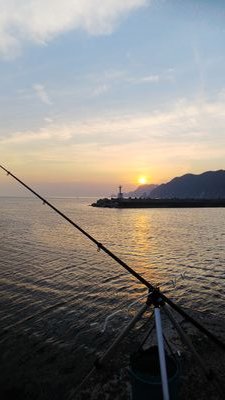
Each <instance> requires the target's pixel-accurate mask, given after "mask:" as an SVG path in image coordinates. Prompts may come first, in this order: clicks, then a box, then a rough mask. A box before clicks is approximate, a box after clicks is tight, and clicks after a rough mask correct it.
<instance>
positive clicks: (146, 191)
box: [125, 184, 158, 198]
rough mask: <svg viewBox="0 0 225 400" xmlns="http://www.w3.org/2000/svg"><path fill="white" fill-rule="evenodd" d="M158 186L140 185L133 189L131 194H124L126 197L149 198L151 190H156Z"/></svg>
mask: <svg viewBox="0 0 225 400" xmlns="http://www.w3.org/2000/svg"><path fill="white" fill-rule="evenodd" d="M157 186H158V185H154V184H151V185H147V184H146V185H141V186H138V187H137V189H135V190H134V191H133V192H129V193H126V194H125V196H126V197H143V198H145V197H149V195H150V193H151V192H152V190H154V189H156V188H157Z"/></svg>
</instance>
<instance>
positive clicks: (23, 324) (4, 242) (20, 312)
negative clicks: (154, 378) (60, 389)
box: [0, 197, 225, 352]
mask: <svg viewBox="0 0 225 400" xmlns="http://www.w3.org/2000/svg"><path fill="white" fill-rule="evenodd" d="M48 200H49V201H50V202H52V204H53V205H54V206H56V207H57V208H58V209H60V210H61V211H62V212H63V213H64V214H66V215H67V216H68V217H69V218H71V219H72V220H73V221H74V222H75V223H76V224H78V225H79V226H81V227H82V228H83V229H84V230H86V231H87V232H88V233H89V234H90V235H92V236H93V237H94V238H95V239H96V240H98V241H99V242H101V243H103V244H104V245H105V246H106V247H107V248H108V249H110V250H111V251H112V252H113V253H115V254H116V255H117V256H118V257H120V258H121V259H122V260H123V261H125V262H126V263H127V264H128V265H129V266H131V267H132V268H133V269H135V271H137V272H138V273H139V274H141V275H142V276H143V277H144V278H145V279H147V280H148V281H149V282H150V283H152V284H153V285H158V286H159V287H160V289H161V290H162V291H163V292H164V293H165V294H166V295H167V296H168V297H170V298H171V299H172V300H173V301H175V302H177V304H178V305H179V306H181V307H184V308H185V310H186V311H188V310H190V311H191V310H194V311H196V312H199V313H203V314H204V315H209V316H218V317H221V318H224V317H225V311H224V300H225V248H224V244H225V209H224V208H197V209H193V208H191V209H182V208H180V209H166V208H165V209H107V208H94V207H91V206H90V204H91V203H93V202H94V201H95V200H96V199H95V198H51V199H48ZM0 285H1V292H0V293H1V294H0V305H1V307H0V329H1V330H2V331H6V332H9V333H10V332H17V331H18V332H27V333H28V334H30V335H35V336H36V337H38V338H40V340H43V341H46V342H49V343H53V344H55V345H57V346H73V348H77V349H80V348H83V349H84V352H85V351H86V352H90V351H92V352H95V351H98V350H99V349H102V348H103V347H104V346H105V347H106V346H107V344H108V343H109V338H110V339H111V338H112V337H114V336H115V335H116V334H117V332H118V331H120V330H121V328H122V327H123V326H124V325H126V323H127V321H129V319H130V318H131V317H132V316H133V315H134V314H135V313H136V312H137V310H138V309H139V308H140V306H141V304H142V303H143V301H144V300H143V297H144V298H145V296H146V295H147V289H146V288H145V287H144V286H143V285H142V284H141V283H139V282H138V281H137V280H136V279H135V278H134V277H132V276H131V275H130V274H129V273H128V272H127V271H125V270H124V269H123V268H122V267H121V266H120V265H118V264H117V263H116V262H115V261H114V260H113V259H111V258H110V257H109V256H108V255H107V254H105V253H104V252H103V251H102V250H101V251H99V249H98V248H97V246H95V244H93V243H92V242H91V241H90V240H89V239H87V238H86V237H85V236H84V235H83V234H82V233H80V232H79V231H78V230H77V229H75V228H74V227H72V226H71V225H70V224H69V223H68V222H67V221H65V220H64V219H63V218H62V217H60V216H59V215H58V214H57V213H56V212H54V211H53V210H52V209H50V208H49V207H48V206H47V205H46V204H42V202H41V201H40V200H39V199H36V198H33V197H27V198H21V197H20V198H12V197H11V198H6V197H1V198H0ZM103 344H104V345H103Z"/></svg>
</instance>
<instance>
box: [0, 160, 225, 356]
mask: <svg viewBox="0 0 225 400" xmlns="http://www.w3.org/2000/svg"><path fill="white" fill-rule="evenodd" d="M0 168H1V169H2V170H3V171H5V172H6V173H7V175H10V176H11V177H12V178H13V179H15V180H16V181H17V182H19V183H20V184H21V185H22V186H24V187H25V188H26V189H27V190H28V191H30V192H31V193H33V194H34V195H35V196H36V197H38V198H39V199H40V200H41V201H42V202H43V204H47V205H48V206H49V207H50V208H52V209H53V210H54V211H55V212H56V213H57V214H59V215H60V216H61V217H62V218H64V219H65V220H66V221H67V222H69V223H70V224H71V225H72V226H73V227H74V228H76V229H78V230H79V231H80V232H81V233H82V234H83V235H85V236H86V237H87V238H88V239H89V240H91V241H92V242H93V243H94V244H96V245H97V248H98V250H99V251H100V250H102V251H104V252H105V253H106V254H108V256H110V257H111V258H112V259H113V260H115V261H116V262H117V263H118V264H120V265H121V266H122V267H123V268H125V269H126V270H127V271H128V272H129V273H130V274H131V275H133V276H134V277H135V278H136V279H137V280H138V281H139V282H140V283H142V284H143V285H145V286H146V287H147V288H148V289H149V292H150V293H154V296H155V298H156V299H162V300H163V301H164V302H165V303H167V304H169V305H170V306H171V307H172V308H173V309H174V310H175V311H177V312H178V313H179V314H180V315H182V316H183V317H184V318H185V319H186V320H187V321H189V322H190V323H191V324H192V325H194V326H195V327H196V328H197V329H198V330H200V331H201V332H202V333H204V334H205V335H207V336H208V337H209V338H210V339H211V340H212V341H213V342H214V343H215V344H217V345H218V346H219V347H220V348H222V349H223V350H224V351H225V343H223V342H222V341H221V340H220V339H218V338H217V337H216V336H215V335H214V334H213V333H211V332H210V331H209V330H208V329H206V328H205V327H204V326H202V325H201V324H200V323H199V322H198V321H196V320H195V319H194V318H192V317H191V316H190V315H188V314H187V313H186V312H185V311H184V310H183V309H182V308H181V307H179V306H178V305H177V304H176V303H174V302H173V301H172V300H170V299H169V298H168V297H167V296H166V295H165V294H163V293H162V292H161V291H160V290H159V289H158V288H157V287H155V286H154V285H152V284H151V283H150V282H148V281H147V280H146V279H145V278H144V277H143V276H141V275H140V274H139V273H138V272H136V271H135V270H134V269H133V268H131V267H130V266H129V265H128V264H127V263H125V262H124V261H123V260H121V259H120V258H119V257H118V256H116V255H115V254H114V253H113V252H112V251H110V250H109V249H108V248H107V247H106V246H104V245H103V244H102V243H101V242H99V241H98V240H96V239H95V238H94V237H93V236H91V235H90V234H89V233H88V232H87V231H86V230H84V229H83V228H81V227H80V226H79V225H78V224H76V223H75V222H74V221H73V220H72V219H71V218H69V217H68V216H67V215H65V214H64V213H63V212H62V211H60V210H59V209H58V208H56V207H55V206H54V205H53V204H51V203H50V202H49V201H48V200H46V199H45V198H44V197H42V196H41V195H40V194H39V193H37V192H36V191H35V190H33V189H32V188H31V187H30V186H28V185H27V184H26V183H24V182H23V181H22V180H21V179H19V178H17V177H16V176H15V175H14V174H12V173H11V172H10V171H8V170H7V169H6V168H5V167H3V166H2V165H0Z"/></svg>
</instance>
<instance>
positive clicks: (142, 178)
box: [138, 176, 147, 185]
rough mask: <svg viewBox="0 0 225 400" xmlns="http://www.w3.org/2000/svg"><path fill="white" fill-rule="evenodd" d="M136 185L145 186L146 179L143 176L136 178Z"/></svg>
mask: <svg viewBox="0 0 225 400" xmlns="http://www.w3.org/2000/svg"><path fill="white" fill-rule="evenodd" d="M138 183H140V184H141V185H145V184H146V183H147V179H146V177H145V176H140V177H139V178H138Z"/></svg>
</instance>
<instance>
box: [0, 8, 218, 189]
mask: <svg viewBox="0 0 225 400" xmlns="http://www.w3.org/2000/svg"><path fill="white" fill-rule="evenodd" d="M1 3H2V6H1V17H2V21H1V27H0V29H1V40H0V76H1V77H2V79H1V80H0V89H1V96H0V105H1V126H0V149H1V160H0V161H1V164H2V165H4V166H5V167H6V168H7V169H9V170H10V171H12V172H13V173H14V174H17V175H18V176H20V177H21V178H23V179H24V180H26V181H27V182H28V183H29V184H30V185H34V186H35V187H37V189H39V190H40V191H41V192H42V193H44V194H47V195H49V196H57V195H60V196H92V195H93V196H109V195H111V194H112V193H115V192H116V191H117V187H118V185H119V184H121V185H122V186H123V190H124V192H129V191H131V190H134V189H135V188H136V187H137V185H144V184H146V183H147V184H149V183H151V184H159V183H165V182H168V181H169V180H171V179H172V178H174V177H176V176H181V175H184V174H186V173H193V174H199V173H202V172H204V171H207V170H218V169H223V168H224V160H225V135H224V125H225V114H224V109H225V79H224V69H225V52H224V43H225V30H224V18H223V16H224V10H225V6H224V2H222V1H220V2H219V1H215V2H213V1H211V2H210V1H205V2H198V7H196V5H195V2H193V1H190V2H189V1H185V2H179V1H165V2H164V1H160V0H155V1H152V0H132V1H125V2H122V3H121V1H119V0H113V1H109V0H108V1H106V2H102V3H101V2H99V0H86V1H84V2H82V1H81V2H79V1H78V0H64V1H63V2H60V1H59V0H56V1H53V0H39V1H38V2H37V1H25V0H21V2H17V1H15V0H13V1H12V2H7V1H5V2H1ZM11 3H13V4H14V3H15V6H14V7H13V12H12V4H11ZM17 3H21V4H22V5H21V6H19V5H18V4H17ZM36 3H38V7H37V5H36ZM100 3H101V4H100ZM52 10H53V11H52ZM93 10H94V12H93ZM28 15H29V16H30V17H29V18H27V16H28ZM200 20H201V23H200V24H199V21H200ZM171 26H172V27H173V29H171ZM140 43H141V46H140ZM159 49H160V51H159ZM37 60H38V62H37ZM18 193H19V195H20V192H19V189H17V186H16V185H15V183H13V184H12V182H11V181H10V180H9V179H7V178H6V176H4V174H0V196H7V195H17V194H18ZM22 194H23V193H22Z"/></svg>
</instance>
